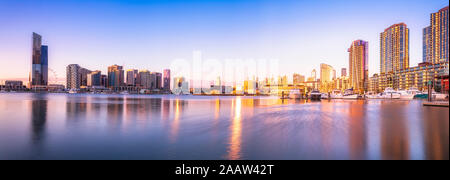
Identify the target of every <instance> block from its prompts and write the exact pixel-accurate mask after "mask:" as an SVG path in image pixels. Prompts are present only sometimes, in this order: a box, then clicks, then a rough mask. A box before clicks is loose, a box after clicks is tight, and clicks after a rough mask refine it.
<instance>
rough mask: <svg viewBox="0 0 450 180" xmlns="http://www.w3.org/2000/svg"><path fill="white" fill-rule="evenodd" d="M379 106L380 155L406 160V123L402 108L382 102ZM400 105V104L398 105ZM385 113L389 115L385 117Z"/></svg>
mask: <svg viewBox="0 0 450 180" xmlns="http://www.w3.org/2000/svg"><path fill="white" fill-rule="evenodd" d="M381 106H382V107H381V108H380V115H381V116H384V117H383V118H381V131H380V133H381V156H382V158H383V159H388V160H407V159H410V157H409V155H410V152H409V133H408V124H407V123H406V122H407V121H406V120H405V116H404V113H402V110H403V108H399V106H398V105H396V104H393V103H389V102H383V103H382V104H381ZM400 107H401V106H400ZM386 115H389V116H388V117H386Z"/></svg>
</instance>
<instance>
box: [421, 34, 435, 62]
mask: <svg viewBox="0 0 450 180" xmlns="http://www.w3.org/2000/svg"><path fill="white" fill-rule="evenodd" d="M431 42H432V40H431V26H428V27H426V28H423V40H422V44H423V45H422V48H423V49H422V53H423V58H422V61H423V62H432V57H433V55H432V53H431V50H432V46H431Z"/></svg>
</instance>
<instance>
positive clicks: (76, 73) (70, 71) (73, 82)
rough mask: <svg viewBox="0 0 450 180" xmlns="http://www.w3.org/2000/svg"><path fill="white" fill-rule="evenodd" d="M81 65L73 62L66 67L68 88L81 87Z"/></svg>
mask: <svg viewBox="0 0 450 180" xmlns="http://www.w3.org/2000/svg"><path fill="white" fill-rule="evenodd" d="M80 69H81V67H80V66H79V65H78V64H71V65H69V66H67V68H66V75H67V77H66V81H67V82H66V83H67V86H66V88H67V89H80V86H81V85H80V84H81V80H80V78H81V76H80Z"/></svg>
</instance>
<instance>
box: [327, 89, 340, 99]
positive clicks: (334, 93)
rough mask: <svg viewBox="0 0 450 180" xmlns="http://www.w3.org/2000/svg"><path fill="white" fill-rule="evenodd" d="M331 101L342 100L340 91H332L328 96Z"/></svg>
mask: <svg viewBox="0 0 450 180" xmlns="http://www.w3.org/2000/svg"><path fill="white" fill-rule="evenodd" d="M330 98H331V99H342V98H343V96H342V93H341V91H340V90H333V91H332V92H331V94H330Z"/></svg>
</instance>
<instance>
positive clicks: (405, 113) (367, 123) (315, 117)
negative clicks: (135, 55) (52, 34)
mask: <svg viewBox="0 0 450 180" xmlns="http://www.w3.org/2000/svg"><path fill="white" fill-rule="evenodd" d="M30 99H31V100H30ZM0 105H4V106H2V107H7V108H0V114H1V115H2V116H1V117H11V118H8V119H6V118H0V124H1V128H2V131H0V135H1V136H0V152H2V153H1V154H0V158H19V159H27V158H32V159H68V158H69V159H70V158H74V156H76V158H80V159H92V158H97V157H101V158H105V159H127V158H132V159H231V160H234V159H256V160H259V159H448V158H449V154H448V149H449V139H448V138H449V122H448V119H449V115H448V114H449V109H448V108H433V107H423V106H422V102H421V101H383V100H373V101H346V100H331V101H321V102H308V101H294V100H285V101H282V100H279V99H276V98H264V97H262V98H261V97H195V96H194V97H192V96H182V97H177V96H100V95H75V96H73V95H51V94H50V95H36V94H20V95H2V94H0ZM23 112H25V113H23ZM105 130H106V131H105ZM5 137H14V141H11V140H10V139H8V138H5ZM88 137H89V138H88ZM80 147H82V148H80Z"/></svg>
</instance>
